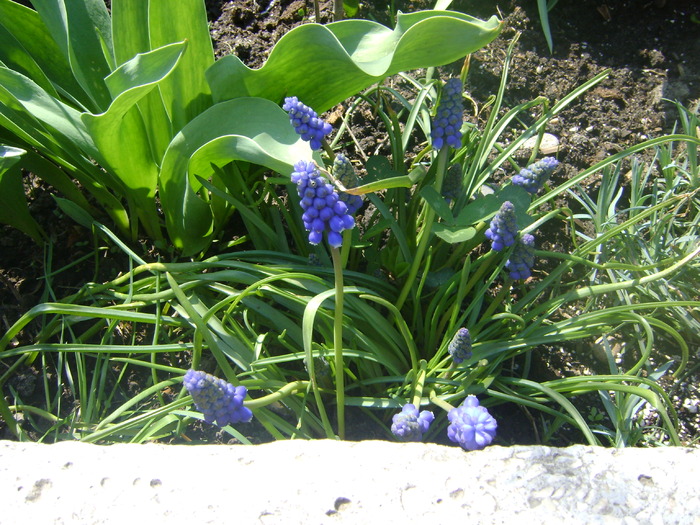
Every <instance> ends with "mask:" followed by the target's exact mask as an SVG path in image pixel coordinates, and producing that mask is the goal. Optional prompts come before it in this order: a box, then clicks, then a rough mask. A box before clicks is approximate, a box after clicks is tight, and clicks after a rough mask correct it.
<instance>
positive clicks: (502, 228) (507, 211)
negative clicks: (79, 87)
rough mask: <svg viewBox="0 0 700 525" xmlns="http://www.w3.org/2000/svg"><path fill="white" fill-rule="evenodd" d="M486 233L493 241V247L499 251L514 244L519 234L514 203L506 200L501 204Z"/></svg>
mask: <svg viewBox="0 0 700 525" xmlns="http://www.w3.org/2000/svg"><path fill="white" fill-rule="evenodd" d="M485 235H486V238H487V239H489V240H490V241H491V249H493V250H495V251H497V252H498V251H501V250H502V249H503V248H507V247H508V246H512V245H513V243H514V242H515V237H516V236H517V235H518V226H517V224H516V220H515V206H513V203H511V202H510V201H506V202H504V203H503V204H502V205H501V208H500V209H499V210H498V212H497V213H496V215H495V216H494V218H493V220H492V221H491V227H490V228H489V229H488V230H486V232H485Z"/></svg>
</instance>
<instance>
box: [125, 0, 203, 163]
mask: <svg viewBox="0 0 700 525" xmlns="http://www.w3.org/2000/svg"><path fill="white" fill-rule="evenodd" d="M112 25H113V34H114V52H115V56H116V59H117V63H119V64H121V63H123V62H125V61H127V60H130V59H131V58H132V57H133V56H134V55H136V54H137V53H145V52H147V51H150V50H151V49H154V48H157V47H162V46H165V45H168V44H172V43H175V42H182V41H187V48H186V50H185V52H184V54H183V56H182V57H181V59H180V62H179V64H178V67H177V69H176V70H175V71H173V72H172V74H171V75H170V76H169V77H168V78H167V79H165V80H163V81H162V82H161V83H160V84H159V86H158V89H156V90H154V91H153V92H151V93H149V94H148V95H146V96H145V97H144V98H143V99H142V100H140V101H139V103H138V106H139V110H140V111H141V113H142V114H143V118H144V123H145V125H146V128H147V130H148V137H149V139H150V141H151V144H152V148H153V151H154V153H155V157H156V158H157V159H159V160H160V159H161V158H162V156H163V154H164V153H165V150H166V149H167V146H168V144H169V143H170V141H171V140H172V138H173V136H174V134H175V133H176V132H177V131H179V130H180V129H181V128H182V127H183V126H184V125H185V124H186V123H187V122H189V121H190V120H192V119H193V118H194V117H195V116H197V115H198V114H199V113H201V112H202V111H204V110H205V109H207V108H208V107H209V106H211V104H212V101H211V92H210V88H209V85H208V84H207V82H206V79H205V77H204V72H205V70H206V69H207V68H209V66H211V65H212V64H213V63H214V51H213V48H212V43H211V36H210V34H209V28H208V25H207V14H206V10H205V6H204V2H201V1H199V0H196V1H193V0H187V1H183V2H161V1H150V0H115V1H114V2H113V3H112Z"/></svg>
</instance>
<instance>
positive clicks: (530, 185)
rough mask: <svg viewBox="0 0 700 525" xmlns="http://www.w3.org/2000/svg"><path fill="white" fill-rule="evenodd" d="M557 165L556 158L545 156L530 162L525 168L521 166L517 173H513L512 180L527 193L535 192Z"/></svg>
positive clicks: (540, 187)
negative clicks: (532, 162)
mask: <svg viewBox="0 0 700 525" xmlns="http://www.w3.org/2000/svg"><path fill="white" fill-rule="evenodd" d="M557 166H559V161H558V160H557V159H555V158H554V157H545V158H543V159H541V160H538V161H537V162H535V163H534V164H530V165H529V166H528V167H527V168H523V169H522V170H520V173H518V174H517V175H513V179H512V182H513V184H515V185H516V186H520V187H522V188H524V189H525V190H526V191H528V192H529V193H532V194H535V193H537V192H538V191H539V190H541V189H542V187H543V186H544V183H545V182H547V179H549V177H550V176H551V175H552V172H554V170H555V169H556V167H557Z"/></svg>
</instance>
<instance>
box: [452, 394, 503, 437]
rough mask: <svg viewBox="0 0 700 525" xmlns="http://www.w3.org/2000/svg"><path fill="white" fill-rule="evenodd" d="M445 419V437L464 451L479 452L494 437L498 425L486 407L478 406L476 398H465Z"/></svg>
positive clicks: (471, 396)
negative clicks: (448, 422)
mask: <svg viewBox="0 0 700 525" xmlns="http://www.w3.org/2000/svg"><path fill="white" fill-rule="evenodd" d="M447 419H449V421H450V425H449V426H448V427H447V437H449V438H450V440H451V441H454V442H455V443H458V444H459V446H460V447H462V448H463V449H465V450H480V449H482V448H484V447H486V446H487V445H490V444H491V442H492V441H493V438H494V437H496V427H497V426H498V424H497V423H496V420H495V419H494V418H493V416H491V414H489V411H488V410H486V407H482V406H480V405H479V400H478V399H477V398H476V396H473V395H470V396H467V398H466V399H465V400H464V402H463V403H462V404H461V405H460V406H458V407H457V408H453V409H452V410H450V411H449V412H448V413H447Z"/></svg>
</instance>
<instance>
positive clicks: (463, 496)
mask: <svg viewBox="0 0 700 525" xmlns="http://www.w3.org/2000/svg"><path fill="white" fill-rule="evenodd" d="M699 480H700V449H688V448H660V449H619V450H615V449H603V448H593V447H585V446H573V447H569V448H562V449H557V448H548V447H523V446H517V447H489V448H487V449H486V450H483V451H479V452H465V451H463V450H461V449H459V448H453V447H445V446H441V445H432V444H418V443H407V444H398V443H389V442H385V441H363V442H340V441H330V440H319V441H285V442H276V443H269V444H265V445H256V446H244V445H233V446H225V445H199V446H186V445H173V446H168V445H112V446H98V445H87V444H82V443H76V442H65V443H58V444H55V445H41V444H35V443H17V442H10V441H0V498H1V499H2V513H1V514H0V523H2V524H8V525H10V524H12V525H16V524H19V523H37V524H48V523H54V524H69V523H70V524H72V523H80V524H93V523H94V524H98V523H99V524H105V523H109V524H111V523H115V524H116V523H119V524H141V523H148V524H157V523H168V524H179V523H183V524H188V525H198V524H204V523H217V524H219V523H225V522H233V523H237V524H248V523H251V524H252V523H256V524H257V523H262V524H278V523H279V524H282V523H283V524H295V523H303V524H335V523H363V522H364V523H367V524H374V523H394V522H400V523H402V524H404V523H421V524H427V523H432V524H435V523H450V522H453V521H454V520H460V521H462V522H464V520H467V521H466V522H465V523H479V524H496V523H519V524H527V523H557V524H561V523H562V521H566V522H567V525H571V524H575V523H586V524H598V523H604V524H607V523H611V524H613V523H614V524H618V523H624V524H628V525H631V524H636V523H639V524H646V523H650V524H671V523H678V524H700V498H699V497H698V487H699ZM426 520H427V521H426Z"/></svg>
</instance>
